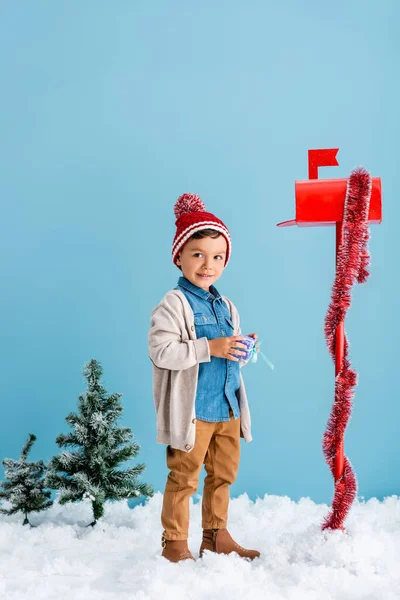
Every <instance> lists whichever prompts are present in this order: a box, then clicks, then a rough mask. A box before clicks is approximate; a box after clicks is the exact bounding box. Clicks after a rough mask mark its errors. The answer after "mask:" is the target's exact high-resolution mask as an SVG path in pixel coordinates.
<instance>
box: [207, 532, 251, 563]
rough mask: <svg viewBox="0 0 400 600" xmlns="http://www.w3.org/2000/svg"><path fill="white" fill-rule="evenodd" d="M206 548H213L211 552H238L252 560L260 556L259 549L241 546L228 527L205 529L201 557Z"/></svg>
mask: <svg viewBox="0 0 400 600" xmlns="http://www.w3.org/2000/svg"><path fill="white" fill-rule="evenodd" d="M204 550H211V552H216V553H217V554H230V553H231V552H237V553H238V554H239V556H241V557H242V558H249V559H250V560H253V559H254V558H258V557H259V556H260V553H259V552H258V550H246V548H243V547H242V546H239V544H237V543H236V542H235V540H233V539H232V537H231V535H230V533H229V531H228V530H227V529H203V541H202V542H201V546H200V553H199V555H200V557H201V556H202V555H203V552H204Z"/></svg>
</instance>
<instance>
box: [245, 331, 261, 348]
mask: <svg viewBox="0 0 400 600" xmlns="http://www.w3.org/2000/svg"><path fill="white" fill-rule="evenodd" d="M247 335H248V336H249V337H252V338H254V339H255V340H256V344H257V339H258V335H257V334H256V333H248V334H247ZM256 352H260V347H259V346H256Z"/></svg>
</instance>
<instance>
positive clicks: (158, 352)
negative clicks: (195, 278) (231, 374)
mask: <svg viewBox="0 0 400 600" xmlns="http://www.w3.org/2000/svg"><path fill="white" fill-rule="evenodd" d="M222 299H223V300H224V301H225V302H226V304H227V305H228V308H229V310H230V313H231V317H232V322H233V328H234V329H233V331H234V333H233V335H241V329H240V327H239V322H240V321H239V313H238V311H237V309H236V307H235V305H234V304H233V303H232V302H231V301H230V300H229V299H228V298H227V297H226V296H222ZM148 342H149V356H150V359H151V361H152V363H153V396H154V403H155V408H156V413H157V438H156V441H157V442H158V443H160V444H169V445H171V446H172V447H173V448H178V449H180V450H185V451H186V452H190V451H191V449H192V448H193V446H194V441H195V434H196V425H195V423H196V418H195V417H196V414H195V398H196V389H197V379H198V371H199V363H201V362H210V361H211V356H210V347H209V345H208V340H207V338H206V337H202V338H199V339H197V338H196V330H195V326H194V316H193V310H192V307H191V306H190V304H189V302H188V300H187V298H186V296H185V294H184V293H183V292H181V291H180V290H170V291H169V292H167V294H165V296H164V297H163V298H162V300H161V301H160V303H159V304H157V306H156V307H155V308H154V309H153V310H152V312H151V317H150V331H149V334H148ZM239 362H240V367H243V366H244V365H245V364H246V363H247V362H248V361H244V360H242V359H240V361H239ZM238 401H239V406H240V421H241V428H240V436H241V437H243V438H244V440H245V441H246V442H251V440H252V437H251V420H250V411H249V406H248V402H247V395H246V390H245V387H244V381H243V377H242V374H241V373H240V389H239V392H238Z"/></svg>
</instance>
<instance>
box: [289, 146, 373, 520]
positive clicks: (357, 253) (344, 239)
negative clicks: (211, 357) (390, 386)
mask: <svg viewBox="0 0 400 600" xmlns="http://www.w3.org/2000/svg"><path fill="white" fill-rule="evenodd" d="M337 152H338V148H332V149H321V150H309V151H308V176H309V179H308V180H307V181H296V182H295V197H296V217H295V219H293V220H291V221H284V222H282V223H279V224H278V227H288V226H290V225H298V226H299V227H318V226H324V225H335V226H336V276H335V282H334V285H333V288H332V300H331V303H330V306H329V308H328V312H327V316H326V319H325V337H326V340H327V345H328V348H329V351H330V353H331V356H332V358H333V360H334V362H335V400H334V404H333V407H332V412H331V415H330V417H329V420H328V425H327V428H326V431H325V434H324V444H323V447H324V454H325V458H326V460H327V463H328V465H329V467H330V469H331V472H332V475H333V477H334V480H335V495H334V499H333V505H332V512H331V514H330V515H329V516H328V517H327V518H326V520H325V523H324V525H323V529H325V528H330V529H343V522H344V519H345V517H346V515H347V512H348V510H349V508H350V506H351V504H352V502H353V500H354V498H355V495H356V490H357V482H356V478H355V474H354V472H353V469H352V467H351V464H350V462H349V461H348V459H347V457H346V456H345V455H344V430H345V428H346V426H347V423H348V420H349V417H350V411H351V399H352V396H353V394H354V387H355V385H356V377H357V374H356V373H355V371H354V370H352V369H351V368H350V361H349V359H348V342H347V337H346V335H345V330H344V320H345V315H346V312H347V310H348V308H349V306H350V291H351V286H352V285H353V284H354V283H355V281H358V283H362V282H364V281H366V279H367V277H368V271H367V270H366V267H367V266H368V261H369V253H368V249H367V243H368V237H369V232H368V224H369V223H381V222H382V191H381V179H380V177H371V176H370V175H369V174H368V173H367V172H366V171H365V169H356V170H355V171H353V172H352V174H351V175H350V177H349V178H348V179H318V167H322V166H337V165H338V162H337V160H336V154H337ZM354 232H355V233H354Z"/></svg>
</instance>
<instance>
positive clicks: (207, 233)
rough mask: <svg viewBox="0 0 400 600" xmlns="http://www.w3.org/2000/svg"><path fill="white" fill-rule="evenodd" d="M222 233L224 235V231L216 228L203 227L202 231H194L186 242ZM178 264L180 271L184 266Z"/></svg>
mask: <svg viewBox="0 0 400 600" xmlns="http://www.w3.org/2000/svg"><path fill="white" fill-rule="evenodd" d="M220 235H222V233H220V232H219V231H216V230H215V229H201V230H200V231H196V233H194V234H193V235H192V236H190V238H189V239H188V241H187V242H186V244H187V243H188V242H190V240H201V239H202V238H205V237H212V238H217V237H219V236H220ZM176 266H177V267H178V269H179V270H180V271H182V267H181V266H180V265H176Z"/></svg>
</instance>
